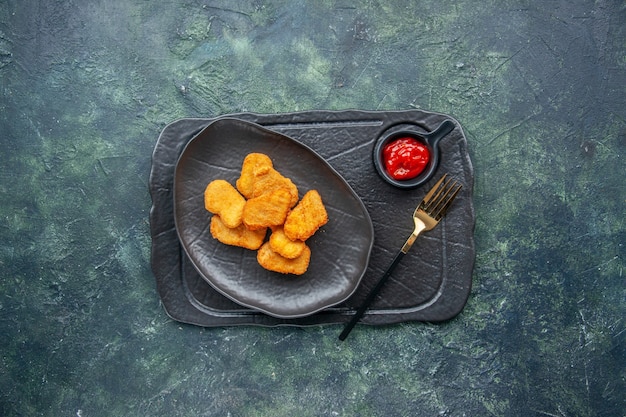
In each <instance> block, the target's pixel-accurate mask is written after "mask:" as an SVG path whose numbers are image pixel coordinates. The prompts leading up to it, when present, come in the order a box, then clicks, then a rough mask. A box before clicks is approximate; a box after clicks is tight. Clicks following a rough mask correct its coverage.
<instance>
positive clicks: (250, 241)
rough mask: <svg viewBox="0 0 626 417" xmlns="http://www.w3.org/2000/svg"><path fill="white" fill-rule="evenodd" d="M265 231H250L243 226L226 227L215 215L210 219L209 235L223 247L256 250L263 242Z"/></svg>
mask: <svg viewBox="0 0 626 417" xmlns="http://www.w3.org/2000/svg"><path fill="white" fill-rule="evenodd" d="M266 232H267V229H259V230H250V229H248V228H247V227H246V226H245V225H243V224H240V225H239V226H237V227H234V228H231V227H227V226H226V225H225V224H224V222H223V221H222V219H221V218H220V216H218V215H217V214H216V215H214V216H213V217H211V235H212V236H213V237H214V238H215V239H217V240H219V241H220V242H222V243H224V244H225V245H231V246H241V247H242V248H246V249H252V250H256V249H258V248H259V247H260V246H261V245H262V244H263V241H264V240H265V234H266Z"/></svg>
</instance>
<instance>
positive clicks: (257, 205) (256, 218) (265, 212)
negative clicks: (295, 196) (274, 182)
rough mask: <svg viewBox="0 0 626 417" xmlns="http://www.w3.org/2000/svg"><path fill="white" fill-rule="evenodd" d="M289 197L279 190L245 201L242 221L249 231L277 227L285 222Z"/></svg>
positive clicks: (282, 190) (286, 192)
mask: <svg viewBox="0 0 626 417" xmlns="http://www.w3.org/2000/svg"><path fill="white" fill-rule="evenodd" d="M290 204H291V195H290V194H289V191H287V190H285V189H279V190H275V191H272V192H270V193H269V194H263V195H261V196H259V197H254V198H251V199H250V200H248V201H246V205H245V206H244V207H243V215H242V220H243V224H245V225H246V226H247V227H248V228H249V229H252V230H256V229H261V228H265V227H271V226H278V225H281V224H283V223H284V222H285V218H286V217H287V212H288V211H289V207H290V206H289V205H290Z"/></svg>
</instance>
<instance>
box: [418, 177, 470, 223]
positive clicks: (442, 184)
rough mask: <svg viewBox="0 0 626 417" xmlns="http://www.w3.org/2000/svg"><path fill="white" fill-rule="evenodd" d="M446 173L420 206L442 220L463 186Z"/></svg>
mask: <svg viewBox="0 0 626 417" xmlns="http://www.w3.org/2000/svg"><path fill="white" fill-rule="evenodd" d="M447 176H448V174H444V175H443V177H441V179H439V181H437V183H436V184H435V185H434V186H433V188H432V189H431V190H430V191H429V192H428V194H426V196H425V197H424V200H423V201H422V204H421V205H420V208H421V209H422V210H424V211H425V212H426V213H428V214H429V215H430V216H432V217H434V218H435V219H437V220H440V219H441V218H442V217H443V216H444V215H445V214H446V211H447V210H448V208H449V207H450V204H452V201H454V198H455V197H456V195H457V194H458V193H459V191H461V188H462V187H463V186H462V185H461V184H459V183H458V182H457V181H455V180H452V179H448V180H446V177H447Z"/></svg>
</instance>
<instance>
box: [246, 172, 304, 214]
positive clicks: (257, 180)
mask: <svg viewBox="0 0 626 417" xmlns="http://www.w3.org/2000/svg"><path fill="white" fill-rule="evenodd" d="M280 189H286V190H287V191H289V195H290V196H291V202H290V205H289V207H290V208H291V207H293V206H295V205H296V204H297V203H298V187H296V185H295V184H294V183H293V181H291V180H290V179H289V178H287V177H284V176H283V175H282V174H281V173H280V172H278V171H276V169H274V168H267V169H264V170H256V171H255V173H254V183H253V186H252V198H254V197H260V196H262V195H263V194H268V193H271V192H272V191H274V190H280Z"/></svg>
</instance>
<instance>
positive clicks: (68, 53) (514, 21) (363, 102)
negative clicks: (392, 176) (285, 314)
mask: <svg viewBox="0 0 626 417" xmlns="http://www.w3.org/2000/svg"><path fill="white" fill-rule="evenodd" d="M624 22H626V6H625V5H624V2H623V1H617V0H593V1H591V0H574V1H539V0H526V1H523V0H519V1H517V0H502V1H494V0H489V1H484V2H477V1H470V0H459V1H455V2H453V3H452V2H443V1H439V0H423V1H419V2H416V1H409V0H396V1H376V0H367V1H365V0H357V1H352V2H348V1H340V0H337V1H328V0H322V1H306V2H305V1H300V0H295V1H291V0H269V1H258V0H233V1H225V0H164V1H140V0H108V1H104V0H93V1H76V0H74V1H72V0H69V1H59V0H51V1H44V0H3V1H1V2H0V132H1V133H0V144H1V148H0V149H1V151H0V197H1V198H0V237H1V239H0V333H1V334H2V337H0V415H3V416H9V417H16V416H84V417H86V416H111V415H133V416H177V415H183V416H188V415H191V416H228V415H230V416H250V415H255V416H272V417H276V416H294V415H298V416H304V417H308V416H395V415H399V416H424V417H431V416H436V415H438V416H502V417H505V416H506V417H508V416H524V417H526V416H530V417H546V416H558V417H564V416H568V417H571V416H577V417H578V416H582V417H595V416H602V417H605V416H606V417H609V416H610V417H614V416H624V415H625V414H626V400H625V398H624V392H626V365H625V364H626V331H625V330H626V321H625V319H624V317H626V302H625V301H624V300H625V299H626V286H625V285H624V258H625V256H626V254H625V252H624V242H625V241H626V233H625V230H626V229H625V225H624V219H626V213H625V206H626V204H625V202H626V186H625V184H624V152H625V149H626V59H625V54H624V48H625V44H626V25H625V24H624ZM352 108H355V109H363V110H377V111H388V110H407V109H425V110H429V111H435V112H438V113H442V114H449V115H451V116H452V117H453V118H454V119H456V120H458V121H459V122H460V124H461V125H462V126H463V129H464V132H465V135H466V137H467V141H468V153H469V154H470V156H471V160H472V163H473V165H474V173H475V182H474V193H473V201H474V208H475V211H476V229H475V233H474V237H475V244H476V263H475V267H474V273H473V277H472V283H473V285H472V290H471V294H470V297H469V300H468V302H467V304H466V306H465V308H464V309H463V311H462V312H461V313H460V314H459V315H457V316H456V317H455V318H454V319H452V320H450V321H448V322H445V323H440V324H436V325H435V324H430V323H416V322H411V323H401V324H396V325H389V326H358V327H357V328H356V329H355V330H354V331H353V332H352V334H351V335H350V338H349V339H348V340H347V343H339V342H338V340H337V335H338V333H339V332H340V330H341V326H337V325H326V326H314V327H307V328H295V327H273V328H265V327H259V326H233V327H217V328H202V327H198V326H190V325H185V324H181V323H178V322H176V321H174V320H172V319H170V318H169V317H167V316H166V314H165V313H164V309H163V306H162V305H161V303H160V300H159V297H158V293H157V289H156V285H155V280H154V276H153V274H152V271H151V268H150V247H151V237H150V226H149V221H148V218H149V210H150V206H151V200H150V194H149V192H148V189H149V174H150V167H151V153H152V150H153V149H154V146H155V142H156V138H157V137H158V135H159V132H161V131H162V130H163V129H164V128H165V127H166V125H167V124H168V123H171V122H172V121H174V120H178V119H183V118H203V119H206V118H212V117H216V116H218V115H223V114H230V113H241V112H254V113H265V114H273V113H284V112H295V111H307V110H341V109H352ZM356 191H357V192H358V193H362V192H363V191H364V190H356ZM381 204H384V203H382V202H381ZM398 238H399V239H402V238H400V237H398ZM389 243H390V245H388V246H387V245H385V248H391V247H396V246H395V244H391V243H397V242H389ZM382 249H383V247H382V246H381V247H379V248H375V251H376V252H377V253H381V256H382V253H383V252H382Z"/></svg>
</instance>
